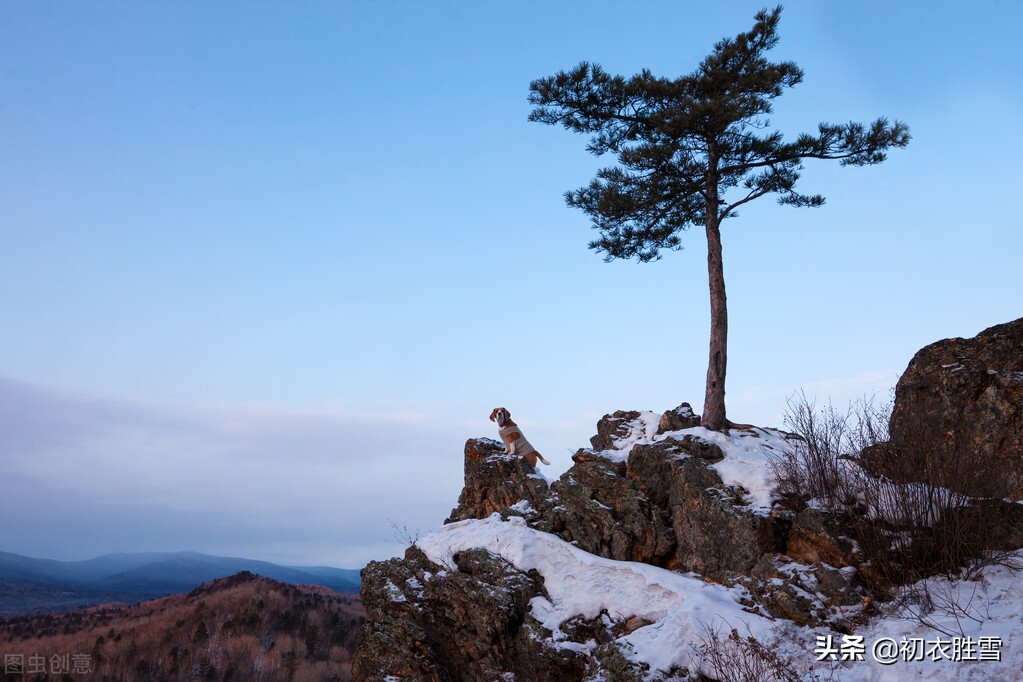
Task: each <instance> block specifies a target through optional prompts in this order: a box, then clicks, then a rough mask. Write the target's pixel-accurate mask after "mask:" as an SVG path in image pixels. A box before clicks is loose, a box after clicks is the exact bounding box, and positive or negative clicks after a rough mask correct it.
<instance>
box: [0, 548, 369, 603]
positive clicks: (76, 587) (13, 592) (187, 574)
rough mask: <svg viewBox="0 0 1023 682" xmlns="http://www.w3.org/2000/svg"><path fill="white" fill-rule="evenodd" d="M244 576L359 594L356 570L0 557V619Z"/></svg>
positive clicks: (152, 556)
mask: <svg viewBox="0 0 1023 682" xmlns="http://www.w3.org/2000/svg"><path fill="white" fill-rule="evenodd" d="M241 571H248V572H250V573H253V574H255V575H261V576H263V577H266V578H270V579H272V580H278V581H280V582H284V583H290V584H293V585H301V584H308V585H321V586H324V587H328V588H330V589H332V590H335V591H337V592H342V593H348V594H353V593H357V592H358V591H359V571H357V570H352V569H340V568H330V567H325V566H313V567H308V568H303V567H292V566H280V565H278V564H272V563H269V562H266V561H256V560H253V559H240V558H234V557H218V556H210V555H208V554H200V553H198V552H163V553H145V554H107V555H104V556H101V557H97V558H95V559H89V560H86V561H54V560H51V559H33V558H31V557H26V556H21V555H18V554H11V553H8V552H0V616H11V615H23V614H31V613H54V612H59V611H67V610H70V609H75V608H81V607H83V606H91V605H96V604H103V603H110V602H120V603H133V602H138V601H143V600H146V599H154V598H157V597H164V596H167V595H171V594H179V593H182V592H188V591H189V590H192V589H194V588H196V587H198V586H199V585H201V584H202V583H206V582H209V581H211V580H216V579H218V578H223V577H225V576H229V575H233V574H235V573H239V572H241Z"/></svg>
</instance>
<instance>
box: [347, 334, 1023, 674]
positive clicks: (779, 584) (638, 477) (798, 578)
mask: <svg viewBox="0 0 1023 682" xmlns="http://www.w3.org/2000/svg"><path fill="white" fill-rule="evenodd" d="M1021 332H1023V320H1018V321H1016V322H1014V323H1010V324H1008V325H1000V326H998V327H993V328H992V329H989V330H987V331H985V332H983V333H982V334H981V335H980V336H978V337H977V339H974V340H969V341H965V340H962V339H951V340H947V341H944V342H939V343H938V344H934V345H933V346H929V347H928V348H925V349H923V350H921V351H920V353H918V354H917V356H916V357H915V358H914V360H913V363H911V365H910V368H909V369H908V370H907V372H906V374H905V375H904V376H903V379H902V381H900V383H899V388H898V392H897V401H896V406H895V412H894V414H893V417H892V420H891V433H892V442H891V443H889V444H881V445H879V446H878V448H877V450H876V452H875V455H876V456H880V457H882V458H886V459H887V460H891V459H892V458H896V457H912V456H913V452H919V450H912V449H911V448H909V446H908V443H910V442H917V439H919V438H920V437H921V434H925V435H926V437H927V438H930V439H931V440H930V441H927V442H928V447H932V448H935V449H938V450H940V451H941V452H947V453H950V454H949V456H950V457H952V456H953V455H961V453H962V452H964V449H965V450H968V451H969V452H971V453H977V455H976V456H977V457H987V458H990V459H991V460H992V461H994V462H997V463H998V465H999V466H1004V467H1005V471H1006V472H1007V476H1006V480H1007V481H1009V482H1010V484H1011V485H1010V486H1009V489H1010V490H1011V491H1012V494H1014V495H1015V497H1014V498H1013V499H1023V487H1021V482H1023V462H1021V457H1020V454H1021V453H1020V447H1021V445H1020V444H1021V437H1020V434H1021V431H1020V409H1021V405H1023V400H1021V394H1020V390H1021V386H1023V364H1021V361H1023V352H1020V349H1021V347H1023V346H1021V342H1020V339H1021ZM596 431H597V433H596V435H594V436H593V438H592V439H591V442H590V447H589V448H583V449H580V450H579V451H577V452H576V453H575V455H573V457H572V459H573V462H574V464H573V465H572V467H571V468H570V469H569V470H568V471H566V472H565V473H564V474H563V475H562V476H561V477H560V478H558V479H557V480H555V481H548V480H547V479H546V478H544V477H543V476H542V475H541V474H539V473H538V472H537V471H535V470H534V469H533V468H532V467H530V466H529V464H528V463H526V462H525V461H523V460H522V459H520V458H515V457H509V456H506V455H505V454H504V453H503V448H502V446H501V444H500V443H498V442H496V441H493V440H490V439H486V438H473V439H470V440H469V441H468V442H467V443H466V445H465V453H464V456H465V486H464V488H463V490H462V493H461V495H460V496H459V499H458V504H457V506H456V507H455V508H454V509H453V510H452V512H451V515H450V517H449V518H448V519H447V520H446V522H445V525H444V527H443V528H441V529H440V530H438V531H436V532H434V533H431V534H430V535H428V536H426V537H424V538H420V539H419V540H417V542H416V543H415V545H414V546H412V547H410V548H409V549H408V550H407V551H406V553H405V556H404V557H403V558H400V559H391V560H389V561H383V562H373V563H371V564H370V565H369V566H367V568H366V569H365V570H364V571H363V576H362V581H363V588H362V599H363V603H364V605H365V608H366V612H367V616H368V621H367V623H366V625H365V626H364V627H363V629H362V630H361V632H360V637H359V643H358V646H357V650H356V654H355V657H354V659H353V674H354V676H355V678H356V679H359V680H385V679H404V680H437V681H440V680H445V681H446V680H481V681H482V680H486V681H490V680H592V681H596V680H698V679H708V678H706V677H701V676H700V675H701V674H703V673H704V672H706V670H707V667H706V662H707V660H708V656H710V657H711V659H710V660H712V662H713V660H714V659H713V656H717V657H718V658H717V659H716V660H717V663H715V664H714V665H715V666H718V665H719V664H721V663H722V660H724V665H725V667H727V663H728V660H729V659H728V658H727V656H726V657H725V659H721V658H720V657H721V656H722V653H721V652H722V651H725V652H726V653H727V651H732V652H733V655H735V656H737V657H738V658H736V659H733V660H735V661H738V660H744V661H748V660H751V657H753V658H755V659H756V660H758V661H760V662H761V663H764V662H766V663H764V664H765V665H769V666H771V665H773V666H776V667H775V668H774V670H775V673H774V674H775V676H776V678H777V679H817V678H815V677H813V675H815V674H816V673H814V672H812V671H811V668H813V666H814V664H815V661H814V657H813V656H812V655H810V654H809V652H810V651H812V649H813V643H814V641H815V638H818V637H841V635H843V634H849V633H852V632H855V631H859V630H860V629H862V628H863V627H865V624H866V623H867V622H868V616H870V615H871V614H872V613H874V612H873V611H872V609H873V606H872V602H871V599H870V598H869V597H868V596H867V594H866V592H865V587H864V586H865V585H867V584H868V583H869V577H870V574H871V571H872V568H871V560H870V557H865V556H863V555H862V554H861V551H862V550H861V547H860V546H859V545H858V544H857V542H855V541H854V540H853V539H851V537H848V536H849V535H850V534H851V533H850V521H851V520H852V519H851V517H849V516H848V515H846V516H843V514H848V513H849V511H848V509H846V510H844V511H842V512H836V511H835V510H834V509H825V508H822V507H820V506H819V505H815V504H814V503H813V500H811V499H809V495H803V496H802V497H800V496H799V495H797V496H796V497H797V498H798V499H796V500H795V501H794V502H793V500H782V499H779V498H778V494H777V492H776V490H775V487H776V486H775V481H774V478H773V471H774V470H773V469H772V461H774V460H776V458H778V457H780V456H786V455H789V454H791V453H793V452H798V451H801V450H800V449H801V448H802V451H805V448H806V446H805V443H804V442H803V441H802V440H801V439H800V438H799V437H798V436H795V435H792V434H787V433H784V432H781V431H778V430H774V429H763V428H753V427H749V428H733V429H731V430H729V431H727V432H725V433H718V432H713V431H708V430H706V429H703V428H701V427H700V426H699V418H698V417H697V416H696V415H695V414H693V412H692V410H691V409H690V408H689V406H688V405H687V404H683V405H681V406H679V407H677V408H674V409H672V410H668V411H667V412H664V413H663V414H656V413H651V412H641V411H620V412H615V413H613V414H609V415H606V416H605V417H603V418H602V419H601V420H600V422H598V424H597V428H596ZM960 458H961V457H960ZM841 466H846V465H845V464H843V465H841ZM848 466H857V465H855V464H854V463H852V462H848ZM911 468H912V467H910V468H909V469H911ZM903 469H904V470H908V469H907V468H905V467H904V468H903ZM855 475H856V476H866V475H869V474H868V473H858V474H855ZM908 485H910V486H915V485H917V484H916V483H911V484H908ZM907 489H911V490H915V488H907ZM988 499H989V498H988ZM999 504H1003V503H1001V502H1000V503H999ZM1004 504H1005V506H1006V508H1007V509H1008V507H1012V509H1010V510H1009V511H1010V512H1011V514H1010V515H1014V516H1013V519H1014V520H1012V522H1011V524H1007V527H1008V526H1010V525H1011V527H1012V529H1013V531H1012V532H1011V533H1008V532H1007V533H1002V534H1001V535H1000V536H999V540H998V541H999V542H1000V543H1001V546H1002V549H1006V548H1009V546H1010V545H1011V547H1017V546H1018V545H1019V544H1020V543H1023V533H1021V532H1019V528H1021V527H1023V521H1021V519H1020V518H1019V517H1020V516H1021V514H1020V513H1019V511H1018V510H1019V509H1023V507H1021V506H1020V505H1017V504H1014V503H1008V502H1006V503H1004ZM854 506H855V505H854ZM875 511H876V510H875ZM862 513H863V514H866V515H865V516H862V517H861V518H860V520H859V523H861V524H862V523H864V522H866V523H867V524H868V525H870V524H877V523H880V521H871V520H870V519H871V518H879V517H876V516H871V515H870V514H871V513H870V510H865V511H864V512H862ZM864 519H866V521H864ZM902 530H904V529H900V528H894V527H893V528H888V529H886V531H885V532H890V533H891V536H890V537H892V538H898V537H899V533H901V532H902ZM1014 543H1015V544H1014ZM1019 559H1020V560H1023V555H1021V556H1020V557H1019ZM923 575H926V574H923ZM1010 580H1011V579H1010ZM943 589H949V590H951V589H953V588H943ZM976 589H977V588H974V590H976ZM983 589H986V588H981V590H982V591H983ZM970 599H972V597H970ZM1019 612H1020V609H1018V608H1017V607H1012V608H1011V609H1010V610H1009V611H1008V614H1009V615H1007V616H1006V618H1018V619H1019V620H1020V624H1019V630H1020V633H1021V636H1023V617H1019ZM990 613H991V611H989V614H990ZM988 617H990V616H988ZM982 621H983V618H977V619H976V622H978V623H980V622H982ZM957 622H959V621H957ZM739 630H742V631H743V632H741V633H740V632H739ZM728 631H731V633H732V634H731V635H730V636H729V637H728V639H727V641H728V642H729V643H730V644H728V646H731V647H732V649H730V650H729V649H728V648H727V647H724V645H722V644H721V641H722V640H721V639H720V638H719V637H718V634H719V633H727V632H728ZM747 635H748V637H747ZM781 651H789V652H790V653H791V652H793V651H794V652H796V656H795V659H794V661H782V660H781V658H780V656H781V655H780V654H779V653H778V652H781ZM735 652H738V653H735ZM800 656H801V657H802V662H800V660H797V659H799V657H800ZM807 656H809V663H807V661H806V659H807ZM1010 665H1014V664H1010ZM714 669H720V667H717V668H715V667H713V666H712V668H711V670H714ZM847 670H853V668H848V669H847ZM856 670H859V671H861V672H863V674H868V675H869V674H872V673H868V672H866V671H868V667H867V666H861V667H860V668H859V669H856ZM990 672H992V674H995V676H996V677H997V673H998V671H997V670H995V669H992V670H991V671H990ZM828 674H831V675H832V678H833V679H846V678H845V677H843V676H842V675H838V676H837V677H835V676H834V673H833V672H832V673H825V676H827V675H828ZM857 674H859V673H857ZM786 675H788V677H786ZM758 679H760V678H758ZM763 679H775V678H771V677H765V678H763ZM849 679H868V677H862V678H861V677H852V678H849ZM869 679H874V678H869ZM878 679H881V678H878Z"/></svg>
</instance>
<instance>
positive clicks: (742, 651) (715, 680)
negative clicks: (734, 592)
mask: <svg viewBox="0 0 1023 682" xmlns="http://www.w3.org/2000/svg"><path fill="white" fill-rule="evenodd" d="M723 629H724V628H723V627H716V626H708V625H706V624H704V630H705V635H704V636H703V637H702V640H703V641H702V642H701V643H700V644H698V645H697V644H694V645H692V646H693V648H694V649H695V650H696V654H697V657H698V659H699V671H698V677H697V680H699V681H700V682H807V681H820V680H821V679H822V677H821V675H820V673H819V671H817V670H815V669H814V668H813V666H810V667H809V668H808V669H807V670H806V671H804V672H800V671H799V670H797V667H796V664H795V663H794V662H793V661H789V660H786V659H785V658H783V657H782V656H780V655H779V654H778V652H777V651H775V650H774V649H770V648H768V647H766V646H764V645H763V644H762V643H761V642H760V641H758V640H757V639H756V638H755V637H753V636H752V635H747V636H746V637H743V636H742V635H740V634H739V632H738V630H736V629H735V628H732V630H731V632H729V633H728V635H727V636H724V635H723V634H722V632H723ZM828 677H829V678H830V675H829V676H828Z"/></svg>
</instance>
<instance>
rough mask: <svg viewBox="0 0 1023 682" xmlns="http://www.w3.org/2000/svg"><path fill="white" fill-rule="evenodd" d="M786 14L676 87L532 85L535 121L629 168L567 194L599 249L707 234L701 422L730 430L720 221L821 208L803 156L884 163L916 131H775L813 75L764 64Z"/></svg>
mask: <svg viewBox="0 0 1023 682" xmlns="http://www.w3.org/2000/svg"><path fill="white" fill-rule="evenodd" d="M781 10H782V8H781V7H780V6H779V7H776V8H775V9H774V10H772V11H767V10H762V11H761V12H759V13H758V14H757V15H756V17H755V22H756V23H755V24H754V26H753V28H752V29H751V30H750V31H748V32H746V33H740V34H739V35H737V36H736V37H735V38H725V39H723V40H721V41H719V42H718V43H717V44H716V45H715V46H714V50H713V52H712V53H711V54H710V55H709V56H708V57H706V58H705V59H704V60H703V61H702V62H701V63H700V66H699V68H697V69H696V71H694V72H692V73H691V74H689V75H686V76H682V77H680V78H676V79H674V80H670V79H667V78H659V77H655V76H654V75H653V74H651V73H650V71H648V70H645V69H644V70H643V71H642V72H641V73H639V74H636V75H634V76H632V77H631V78H628V79H626V78H624V77H622V76H612V75H609V74H608V73H606V72H605V71H604V70H603V69H601V67H600V66H599V65H597V64H590V63H587V62H583V63H581V64H580V65H579V66H577V67H576V68H575V69H572V70H571V71H567V72H566V71H562V72H559V73H557V74H556V75H554V76H551V77H548V78H542V79H539V80H535V81H533V82H532V83H531V84H530V86H529V90H530V93H529V102H530V103H531V104H533V105H535V108H534V109H533V111H532V113H531V114H530V116H529V120H531V121H538V122H540V123H547V124H550V125H559V124H560V125H562V126H564V127H565V128H567V129H569V130H572V131H575V132H578V133H587V134H590V136H591V137H590V141H589V144H588V145H587V150H588V151H589V152H591V153H593V154H595V155H597V156H601V155H603V154H607V153H613V154H616V155H617V158H618V165H616V166H612V167H609V168H604V169H602V170H600V171H598V172H597V176H596V178H595V179H594V180H593V181H592V182H591V183H590V184H589V185H588V186H586V187H583V188H581V189H578V190H575V191H570V192H567V193H566V195H565V199H566V201H567V203H568V205H569V206H572V207H575V208H579V209H582V210H583V211H584V212H585V213H586V214H587V215H588V216H589V217H590V218H591V219H592V221H593V227H594V229H596V230H598V231H599V233H600V237H599V238H598V239H596V240H594V241H592V242H591V243H590V248H592V249H595V250H596V251H597V252H603V253H604V254H605V260H608V261H610V260H614V259H616V258H633V257H635V258H636V259H638V260H639V261H640V262H648V261H651V260H656V259H658V258H660V251H661V250H662V249H668V250H678V249H680V248H681V240H680V237H679V233H680V232H682V231H684V230H686V229H688V228H689V227H691V226H693V225H702V226H703V227H704V229H705V232H706V235H707V271H708V278H709V284H710V310H711V329H710V359H709V362H708V368H707V386H706V396H705V400H704V408H703V417H702V422H703V425H704V426H705V427H707V428H710V429H714V430H716V431H721V430H724V429H726V428H728V425H729V422H728V420H727V418H726V416H725V368H726V360H727V345H728V313H727V304H726V297H725V279H724V268H723V263H722V258H721V232H720V229H721V222H722V221H724V220H725V219H726V218H731V217H734V216H736V215H737V214H736V209H738V208H739V207H740V206H742V205H743V204H746V203H748V202H750V201H753V200H754V199H758V198H760V197H762V196H765V195H767V194H775V195H777V197H778V202H779V203H780V204H787V205H790V206H804V207H817V206H821V205H822V204H823V203H824V197H823V196H821V195H819V194H814V195H807V194H801V193H799V192H797V191H796V189H795V185H796V181H797V180H798V179H799V176H800V173H801V171H802V170H803V159H832V160H838V161H839V162H840V164H841V165H843V166H865V165H873V164H878V163H881V162H882V161H884V160H885V158H886V154H885V152H886V150H888V149H890V148H903V147H905V146H906V145H907V144H908V143H909V140H910V135H909V128H908V126H906V125H905V124H904V123H902V122H900V121H895V122H893V123H890V122H889V121H888V120H887V119H885V118H879V119H877V120H876V121H874V122H873V123H872V124H870V125H869V126H865V125H863V124H861V123H846V124H839V125H832V124H825V123H821V124H820V125H819V126H818V131H817V133H816V134H808V133H803V134H801V135H799V136H798V137H797V138H796V139H795V141H793V142H786V141H785V140H784V139H783V137H782V135H781V133H779V132H777V131H770V129H769V126H770V121H769V119H768V118H767V116H768V115H769V114H770V113H771V101H772V100H773V99H775V98H776V97H779V96H780V95H781V94H782V93H783V92H784V91H785V89H786V88H791V87H793V86H794V85H796V84H797V83H799V82H800V81H801V80H802V78H803V72H802V70H801V69H800V68H799V67H798V66H796V64H794V63H792V62H770V61H768V60H767V59H766V58H765V56H764V55H765V53H766V52H767V51H768V50H770V49H771V48H773V47H774V46H775V45H776V44H777V43H778V35H777V28H778V20H779V18H780V16H781Z"/></svg>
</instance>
